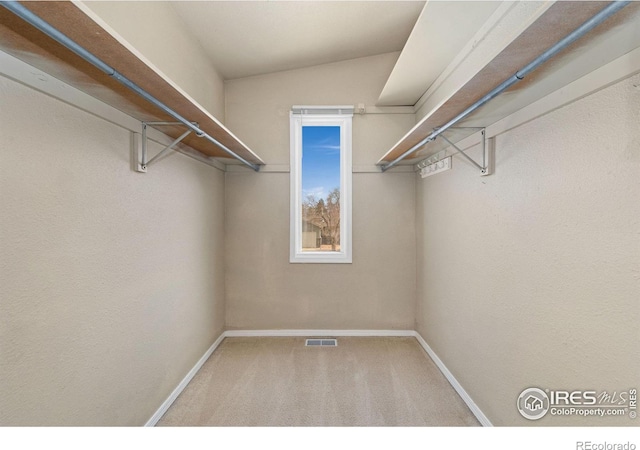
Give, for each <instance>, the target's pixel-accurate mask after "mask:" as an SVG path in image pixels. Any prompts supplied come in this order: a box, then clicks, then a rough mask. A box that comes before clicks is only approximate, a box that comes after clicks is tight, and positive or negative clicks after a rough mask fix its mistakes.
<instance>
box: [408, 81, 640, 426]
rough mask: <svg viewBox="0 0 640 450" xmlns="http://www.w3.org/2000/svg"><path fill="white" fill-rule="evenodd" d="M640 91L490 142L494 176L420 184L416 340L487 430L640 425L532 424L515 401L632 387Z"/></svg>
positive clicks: (636, 376) (568, 110)
mask: <svg viewBox="0 0 640 450" xmlns="http://www.w3.org/2000/svg"><path fill="white" fill-rule="evenodd" d="M638 85H640V76H635V77H633V78H631V79H627V80H625V81H623V82H620V83H618V84H617V85H614V86H612V87H609V88H607V89H605V90H602V91H600V92H598V93H596V94H593V95H591V96H589V97H587V98H584V99H582V100H580V101H578V102H575V103H573V104H571V105H568V106H566V107H564V108H562V109H559V110H556V111H555V112H552V113H549V114H547V115H545V116H543V117H541V118H539V119H537V120H535V121H532V122H530V123H528V124H525V125H522V126H520V127H518V128H516V129H514V130H512V131H510V132H507V133H505V134H503V135H500V136H498V137H497V138H496V172H495V174H494V175H491V176H489V177H484V178H482V177H479V176H478V174H477V171H476V170H475V169H474V168H472V167H470V166H469V165H468V164H467V163H465V162H464V161H462V159H460V158H456V159H455V160H454V164H453V167H454V168H453V169H452V170H451V171H450V172H446V173H444V174H442V175H436V176H432V177H429V178H426V179H424V180H420V179H418V191H417V224H416V226H417V229H418V301H417V305H418V307H417V324H418V326H417V329H418V331H419V332H420V333H421V334H422V336H423V337H424V338H425V340H426V341H427V342H428V343H429V344H430V346H431V347H432V348H433V350H434V351H435V352H436V354H438V356H439V357H440V358H441V359H442V361H443V362H444V363H445V365H446V366H447V367H448V368H449V369H450V370H451V372H452V373H453V375H454V376H455V377H456V378H457V379H458V381H459V382H460V383H461V384H462V386H463V387H464V388H465V389H466V391H467V392H468V393H469V394H470V396H471V397H472V398H473V399H474V401H475V402H476V403H477V405H478V406H479V407H480V409H481V410H482V411H483V412H484V413H485V414H486V415H487V417H488V418H489V419H490V420H491V421H492V423H493V424H494V425H520V426H526V425H546V426H553V425H613V424H616V425H632V424H636V425H637V423H636V422H633V421H631V420H630V419H629V417H621V418H607V419H603V418H590V419H582V418H579V417H564V418H560V417H551V416H550V415H549V414H548V415H547V416H546V417H544V418H542V419H541V420H539V421H537V422H529V421H527V420H526V419H524V418H522V417H521V416H520V415H519V413H518V411H517V410H516V399H517V397H518V395H519V394H520V392H521V391H522V390H523V389H525V388H527V387H532V386H535V387H541V388H548V389H568V390H574V389H575V390H588V389H593V390H597V391H598V392H600V391H602V390H608V391H609V392H611V391H618V392H620V391H621V390H628V389H629V388H631V387H636V388H637V387H638V385H639V381H640V358H639V354H638V344H640V332H639V331H638V330H639V328H638V323H639V309H640V308H639V303H638V302H639V299H640V234H639V230H640V201H639V200H640V157H639V155H640V153H639V151H638V149H639V148H640V127H639V126H638V124H640V90H638V87H637V86H638ZM634 86H635V87H634ZM475 151H477V149H476V150H475ZM636 420H637V419H636Z"/></svg>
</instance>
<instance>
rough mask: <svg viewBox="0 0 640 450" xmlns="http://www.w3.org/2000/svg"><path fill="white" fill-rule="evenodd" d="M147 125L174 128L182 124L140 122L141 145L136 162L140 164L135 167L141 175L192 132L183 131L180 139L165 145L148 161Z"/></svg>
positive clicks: (194, 123)
mask: <svg viewBox="0 0 640 450" xmlns="http://www.w3.org/2000/svg"><path fill="white" fill-rule="evenodd" d="M192 123H193V125H195V126H196V127H197V126H198V124H197V123H196V122H192ZM147 125H152V126H167V125H172V126H175V125H183V124H182V123H181V122H142V139H141V143H140V146H139V148H140V153H141V155H139V156H138V161H140V162H139V163H138V164H137V167H136V170H137V171H138V172H142V173H146V172H147V167H149V166H150V165H151V164H153V163H154V162H156V161H157V160H158V159H160V158H161V157H162V156H164V155H165V154H167V152H169V151H170V150H173V149H174V147H175V146H176V145H178V144H179V143H180V142H182V140H183V139H184V138H186V137H187V136H189V135H190V134H191V131H192V130H190V129H189V130H187V131H185V132H184V133H183V134H182V135H181V136H180V137H178V138H177V139H175V140H174V141H173V142H172V143H171V144H169V145H167V146H166V147H165V148H163V149H162V150H160V152H159V153H158V154H157V155H156V156H154V157H153V158H151V159H148V156H147ZM196 134H198V135H199V133H196Z"/></svg>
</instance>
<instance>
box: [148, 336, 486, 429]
mask: <svg viewBox="0 0 640 450" xmlns="http://www.w3.org/2000/svg"><path fill="white" fill-rule="evenodd" d="M304 342H305V339H304V338H298V337H269V338H264V337H262V338H226V339H225V340H224V341H223V342H222V344H221V345H220V346H219V347H218V348H217V349H216V351H215V352H214V353H213V354H212V355H211V357H210V358H209V360H208V361H207V362H206V363H205V364H204V366H203V367H202V369H201V370H200V371H199V372H198V374H197V375H196V376H195V377H194V378H193V380H192V381H191V383H189V385H188V386H187V388H186V389H185V390H184V391H183V392H182V394H181V395H180V396H179V397H178V399H177V400H176V401H175V402H174V404H173V405H172V406H171V407H170V408H169V410H168V411H167V413H166V414H165V415H164V416H163V418H162V419H161V420H160V422H159V423H158V425H159V426H478V425H479V423H478V421H477V420H476V418H475V417H474V416H473V414H472V413H471V411H470V410H469V408H468V407H467V406H466V405H465V403H464V402H463V401H462V399H461V398H460V397H459V396H458V394H457V393H456V392H455V391H454V390H453V388H452V387H451V385H450V384H449V383H448V382H447V380H446V379H445V378H444V376H443V375H442V373H441V372H440V371H439V370H438V368H437V367H436V365H435V364H434V363H433V361H432V360H431V359H430V358H429V356H428V355H427V354H426V353H425V352H424V350H423V349H422V347H420V345H419V344H418V342H417V341H416V340H415V339H414V338H412V337H408V338H404V337H384V338H378V337H340V338H338V347H305V346H304Z"/></svg>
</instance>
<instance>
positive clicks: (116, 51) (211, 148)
mask: <svg viewBox="0 0 640 450" xmlns="http://www.w3.org/2000/svg"><path fill="white" fill-rule="evenodd" d="M23 4H24V6H26V7H27V8H28V9H29V10H31V11H32V12H33V13H34V14H36V15H38V16H39V17H41V18H42V19H43V20H45V21H47V22H48V23H49V24H51V25H52V26H53V27H55V28H56V29H58V30H60V31H61V32H63V33H64V34H66V35H67V36H68V37H69V38H71V39H72V40H74V41H75V42H76V43H78V44H79V45H81V46H82V47H84V48H85V49H86V50H88V51H89V52H91V53H93V54H94V55H96V56H97V57H98V58H100V59H101V60H102V61H104V62H105V63H106V64H108V65H110V66H111V67H113V68H114V69H115V70H117V71H118V72H119V73H121V74H122V75H124V76H125V77H127V78H128V79H130V80H131V81H133V82H134V83H135V84H137V85H138V86H140V87H141V88H142V89H144V90H145V91H147V92H148V93H149V94H151V95H152V96H154V97H156V98H157V99H158V100H160V101H161V102H163V103H164V104H165V105H167V106H168V107H169V108H171V109H173V110H174V111H176V112H177V113H178V114H180V115H181V116H183V117H184V118H186V119H187V120H189V121H193V122H198V124H199V126H200V128H201V129H202V130H203V131H205V132H206V133H208V134H209V135H211V136H212V137H214V138H215V139H217V140H218V141H219V142H220V143H222V144H223V145H225V146H226V147H228V148H229V149H230V150H232V151H234V152H235V153H237V154H238V155H239V156H241V157H243V158H245V159H246V160H247V161H249V162H251V163H254V164H264V161H262V160H261V159H260V157H258V156H257V155H256V154H255V153H254V152H253V151H251V149H249V148H248V147H247V146H246V145H245V144H244V143H242V142H241V141H240V140H239V139H238V138H237V137H236V136H234V135H233V133H231V132H230V131H229V130H228V129H227V128H226V127H225V126H224V125H222V124H221V123H220V122H219V121H218V120H217V119H216V118H215V117H213V116H212V115H211V114H209V113H208V112H207V111H206V110H205V109H204V108H202V107H201V106H200V105H198V104H197V103H196V102H195V101H193V100H192V99H191V98H190V97H189V96H188V95H187V94H186V93H184V92H183V91H181V90H180V88H179V87H177V86H176V85H175V84H174V83H173V82H171V80H170V79H169V78H167V77H166V76H165V75H163V74H162V73H161V72H160V71H159V70H157V69H156V68H154V67H153V65H152V64H151V63H149V62H148V61H146V60H145V59H144V58H143V57H142V56H141V55H139V54H137V52H136V51H135V49H133V48H132V47H131V46H130V45H128V44H127V43H126V41H124V40H123V39H122V38H120V37H119V36H117V35H115V34H112V33H110V32H109V31H107V30H105V29H104V28H103V27H101V26H100V25H99V24H98V23H96V21H95V20H94V19H93V18H91V17H90V16H89V15H88V14H87V13H86V12H84V11H83V10H82V9H81V8H79V7H78V6H76V5H75V4H73V3H71V2H51V1H43V2H24V3H23ZM0 50H2V51H4V52H6V53H8V54H10V55H12V56H14V57H16V58H18V59H20V60H22V61H24V62H26V63H27V64H30V65H32V66H34V67H36V68H38V69H40V70H42V71H43V72H46V73H48V74H50V75H52V76H53V77H55V78H57V79H59V80H61V81H63V82H65V83H67V84H69V85H71V86H73V87H75V88H77V89H79V90H81V91H83V92H85V93H87V94H89V95H91V96H92V97H95V98H97V99H99V100H101V101H103V102H105V103H106V104H108V105H111V106H113V107H114V108H116V109H118V110H120V111H122V112H124V113H126V114H128V115H130V116H132V117H134V118H136V119H138V120H140V121H175V119H173V118H172V117H171V116H169V115H167V114H166V113H164V112H163V111H161V110H160V109H159V108H157V107H156V106H154V105H152V104H151V103H149V102H147V101H146V100H144V99H142V98H141V97H139V96H138V95H137V94H135V93H134V92H132V91H131V90H129V89H128V88H126V87H124V86H123V85H121V84H120V83H119V82H117V81H116V80H114V79H113V78H112V77H110V76H108V75H106V74H105V73H103V72H102V71H100V70H98V69H97V68H95V67H94V66H93V65H91V64H89V63H88V62H86V61H85V60H84V59H82V58H80V57H79V56H77V55H76V54H75V53H73V52H71V51H70V50H68V49H66V48H65V47H64V46H62V45H60V44H58V43H57V42H56V41H54V40H53V39H51V38H49V37H48V36H46V35H45V34H44V33H42V32H40V31H39V30H37V29H35V28H34V27H33V26H31V25H29V24H28V23H26V22H24V21H23V20H22V19H20V18H18V17H17V16H15V15H14V14H13V13H11V12H10V11H8V10H6V9H5V8H0ZM159 129H160V130H161V131H162V132H163V133H165V134H167V135H169V136H171V137H173V138H176V137H178V136H180V135H181V134H182V133H184V131H185V127H184V126H168V127H162V128H159ZM183 142H184V143H185V144H186V145H188V146H190V147H192V148H193V149H195V150H197V151H199V152H201V153H203V154H204V155H207V156H211V157H229V155H228V154H227V153H226V152H225V151H224V150H221V149H220V148H219V147H218V146H216V145H215V144H213V143H211V142H209V141H208V140H206V139H202V138H198V137H197V136H195V135H194V134H193V133H192V134H190V135H189V136H188V137H187V138H186V139H185V140H184V141H183Z"/></svg>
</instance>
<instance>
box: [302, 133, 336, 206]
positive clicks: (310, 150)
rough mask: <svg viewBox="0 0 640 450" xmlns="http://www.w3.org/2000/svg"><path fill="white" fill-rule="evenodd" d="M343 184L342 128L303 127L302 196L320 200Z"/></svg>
mask: <svg viewBox="0 0 640 450" xmlns="http://www.w3.org/2000/svg"><path fill="white" fill-rule="evenodd" d="M339 187H340V127H335V126H303V127H302V198H303V199H305V198H307V196H308V195H313V196H314V197H315V198H316V199H317V200H319V199H321V198H323V199H326V197H327V194H328V193H329V192H331V191H332V190H333V189H335V188H339Z"/></svg>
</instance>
